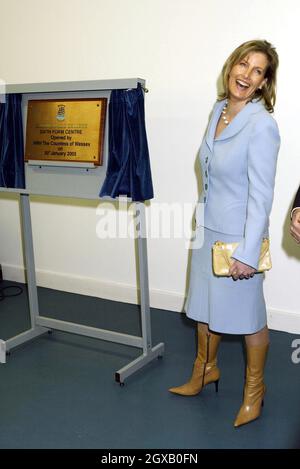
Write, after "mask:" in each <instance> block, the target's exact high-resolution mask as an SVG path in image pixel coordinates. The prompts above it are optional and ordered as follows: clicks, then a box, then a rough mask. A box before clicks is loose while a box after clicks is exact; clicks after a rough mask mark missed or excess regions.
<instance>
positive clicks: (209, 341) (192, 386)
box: [169, 323, 221, 396]
mask: <svg viewBox="0 0 300 469" xmlns="http://www.w3.org/2000/svg"><path fill="white" fill-rule="evenodd" d="M220 340H221V335H219V334H213V333H212V332H209V334H206V333H205V332H203V331H202V328H201V327H200V324H199V323H198V354H197V358H196V360H195V362H194V367H193V374H192V377H191V379H190V381H189V382H188V383H186V384H183V385H182V386H178V387H174V388H170V389H169V391H170V392H172V393H174V394H180V395H181V396H195V395H196V394H198V393H199V392H200V391H201V389H202V388H203V387H204V386H205V385H206V384H209V383H215V387H216V392H218V383H219V378H220V370H219V368H218V367H217V351H218V346H219V343H220Z"/></svg>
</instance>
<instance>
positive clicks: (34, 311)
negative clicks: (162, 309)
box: [0, 79, 164, 385]
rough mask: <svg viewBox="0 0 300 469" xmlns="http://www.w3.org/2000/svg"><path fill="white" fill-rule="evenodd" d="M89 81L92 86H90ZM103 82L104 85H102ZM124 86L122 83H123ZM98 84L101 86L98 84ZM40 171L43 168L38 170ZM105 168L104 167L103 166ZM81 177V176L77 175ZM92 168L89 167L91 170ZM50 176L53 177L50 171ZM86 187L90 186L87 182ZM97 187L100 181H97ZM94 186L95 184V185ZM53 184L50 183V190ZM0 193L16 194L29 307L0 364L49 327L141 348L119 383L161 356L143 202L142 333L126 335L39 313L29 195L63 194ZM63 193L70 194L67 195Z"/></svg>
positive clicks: (33, 87)
mask: <svg viewBox="0 0 300 469" xmlns="http://www.w3.org/2000/svg"><path fill="white" fill-rule="evenodd" d="M138 81H141V80H140V79H126V80H111V81H109V80H105V81H102V82H101V81H97V82H95V81H93V82H86V84H84V82H80V84H79V85H78V84H77V86H76V85H75V84H74V83H75V82H71V85H70V83H54V84H51V83H50V84H48V86H46V85H47V84H27V85H10V86H8V87H7V92H11V93H16V92H18V93H28V92H30V93H34V92H38V93H41V92H45V93H49V92H66V91H69V90H71V91H73V92H74V91H76V90H79V91H80V92H81V93H82V92H83V91H85V90H86V91H89V90H91V89H92V90H93V91H94V92H95V90H103V89H105V90H107V89H110V90H111V89H118V88H125V87H126V88H127V87H128V88H129V87H133V83H135V86H136V83H137V82H138ZM91 83H93V87H92V88H91ZM103 85H105V86H103ZM124 85H126V86H124ZM101 86H102V87H101ZM42 170H43V169H42ZM75 170H76V168H71V171H75ZM103 170H105V167H104V168H103ZM78 171H79V176H78V175H76V176H77V177H80V178H81V180H82V179H83V178H84V176H82V177H81V176H80V171H82V169H80V168H79V169H78ZM92 171H93V170H92ZM50 175H51V176H52V177H55V174H54V176H53V175H52V174H50ZM38 177H39V173H37V174H34V176H33V181H34V183H33V184H35V180H37V178H38ZM87 186H89V187H90V184H89V181H87ZM99 186H100V184H99ZM99 186H98V187H99ZM52 187H53V184H52V183H51V190H52ZM0 192H14V193H17V194H19V196H20V211H21V220H22V235H23V241H24V257H25V269H26V272H27V284H28V294H29V309H30V320H31V328H30V329H29V330H28V331H25V332H23V333H21V334H19V335H17V336H15V337H12V338H11V339H8V340H1V339H0V363H6V357H7V354H8V353H9V352H10V350H12V349H13V348H15V347H17V346H18V345H21V344H23V343H25V342H28V341H29V340H32V339H34V338H36V337H39V336H41V335H42V334H45V333H47V332H48V331H50V330H52V329H56V330H60V331H63V332H69V333H73V334H79V335H83V336H87V337H93V338H96V339H102V340H106V341H109V342H116V343H119V344H124V345H130V346H133V347H137V348H141V349H142V351H143V353H142V355H141V356H140V357H138V358H137V359H135V360H134V361H132V362H131V363H129V364H128V365H126V366H125V367H123V368H121V369H120V370H118V371H117V372H116V373H115V380H116V381H117V382H118V383H120V384H121V385H123V384H124V380H125V379H126V378H127V377H128V376H130V375H131V374H133V373H134V372H135V371H137V370H139V369H141V368H142V367H143V366H145V365H146V364H147V363H149V362H150V361H152V360H154V359H155V358H158V357H162V356H163V354H164V344H163V343H159V344H158V345H156V346H154V347H152V339H151V322H150V301H149V282H148V259H147V238H146V217H145V205H144V203H143V202H135V216H136V217H137V219H138V223H135V227H136V235H137V243H138V250H137V256H136V263H138V266H139V283H140V296H141V305H140V307H141V323H142V336H141V337H138V336H131V335H128V334H122V333H118V332H114V331H109V330H104V329H99V328H96V327H89V326H84V325H80V324H76V323H73V322H67V321H61V320H58V319H52V318H48V317H45V316H42V315H40V313H39V305H38V295H37V285H36V276H35V263H34V250H33V240H32V226H31V215H30V194H35V195H36V194H39V195H58V196H64V194H63V193H61V192H59V193H58V194H55V193H52V192H51V191H50V189H49V190H48V189H47V187H46V188H45V190H43V191H40V190H39V188H37V189H36V188H35V187H34V189H33V190H30V188H26V189H6V188H0ZM67 196H70V195H69V194H67ZM77 197H86V198H92V197H90V195H89V193H88V192H87V193H86V195H85V193H84V194H83V195H82V194H79V195H77Z"/></svg>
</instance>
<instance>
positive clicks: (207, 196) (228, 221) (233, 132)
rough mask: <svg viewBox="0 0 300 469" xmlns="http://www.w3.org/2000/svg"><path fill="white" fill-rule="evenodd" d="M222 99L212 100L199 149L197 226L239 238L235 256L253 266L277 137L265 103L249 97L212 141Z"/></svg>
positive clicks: (265, 223)
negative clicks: (207, 122) (199, 180)
mask: <svg viewBox="0 0 300 469" xmlns="http://www.w3.org/2000/svg"><path fill="white" fill-rule="evenodd" d="M224 103H225V100H223V101H218V102H217V103H216V104H215V106H214V108H213V112H212V115H211V119H210V122H209V125H208V128H207V132H206V134H205V136H204V139H203V142H202V144H201V147H200V151H199V159H200V166H201V170H202V180H203V191H202V193H201V195H200V198H199V203H198V204H197V209H196V224H197V226H199V225H202V226H205V227H206V228H209V229H211V230H214V231H219V232H221V233H225V234H232V235H237V236H238V237H240V236H242V237H243V240H242V241H241V242H240V244H239V246H238V248H237V249H236V251H235V253H234V258H235V259H238V260H240V261H241V262H243V263H245V264H248V265H250V266H252V267H254V268H255V269H256V268H257V267H258V260H259V254H260V246H261V241H262V239H263V238H264V237H268V236H269V232H268V228H269V215H270V212H271V207H272V202H273V194H274V183H275V173H276V163H277V156H278V151H279V146H280V136H279V132H278V127H277V124H276V121H275V120H274V118H273V117H272V116H271V115H270V113H269V112H268V111H267V110H266V109H265V107H264V105H263V104H262V103H261V102H258V101H253V102H250V103H248V104H246V106H245V107H244V108H243V109H242V110H241V111H240V112H239V113H238V114H237V115H236V116H235V118H234V119H233V120H232V121H231V123H230V124H229V125H228V126H227V127H226V128H225V129H224V130H223V131H222V132H221V134H220V135H219V136H218V137H217V138H216V139H215V138H214V136H215V131H216V126H217V123H218V120H219V117H220V115H221V112H222V108H223V106H224ZM203 205H204V208H203ZM220 241H222V240H220Z"/></svg>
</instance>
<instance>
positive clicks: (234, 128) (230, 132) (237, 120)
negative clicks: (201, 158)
mask: <svg viewBox="0 0 300 469" xmlns="http://www.w3.org/2000/svg"><path fill="white" fill-rule="evenodd" d="M262 109H264V106H263V104H262V102H261V101H259V102H258V101H251V102H250V103H248V104H246V106H245V107H244V108H243V109H242V110H241V111H240V112H239V113H238V114H237V115H236V116H235V117H234V119H233V120H232V121H231V122H230V124H229V125H228V127H226V128H225V129H224V130H223V131H222V132H221V133H220V135H219V136H218V137H217V138H216V139H215V142H219V141H220V140H226V139H227V138H230V137H233V136H234V135H236V134H237V133H238V132H240V130H242V129H243V127H245V125H246V124H247V122H248V120H249V116H250V115H251V114H255V113H256V112H259V111H261V110H262ZM219 117H220V114H219ZM216 126H217V123H216V125H215V127H214V133H215V131H216Z"/></svg>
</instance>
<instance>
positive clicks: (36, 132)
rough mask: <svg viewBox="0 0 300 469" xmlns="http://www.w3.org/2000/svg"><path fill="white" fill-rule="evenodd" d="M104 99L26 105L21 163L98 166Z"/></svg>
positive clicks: (32, 102)
mask: <svg viewBox="0 0 300 469" xmlns="http://www.w3.org/2000/svg"><path fill="white" fill-rule="evenodd" d="M106 105H107V98H91V99H85V98H83V99H43V100H30V101H28V111H27V127H26V145H25V161H28V160H42V161H43V160H46V161H61V162H66V161H70V162H71V161H72V162H84V163H87V162H88V163H94V164H95V165H98V166H99V165H102V157H103V146H104V128H105V117H106Z"/></svg>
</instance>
